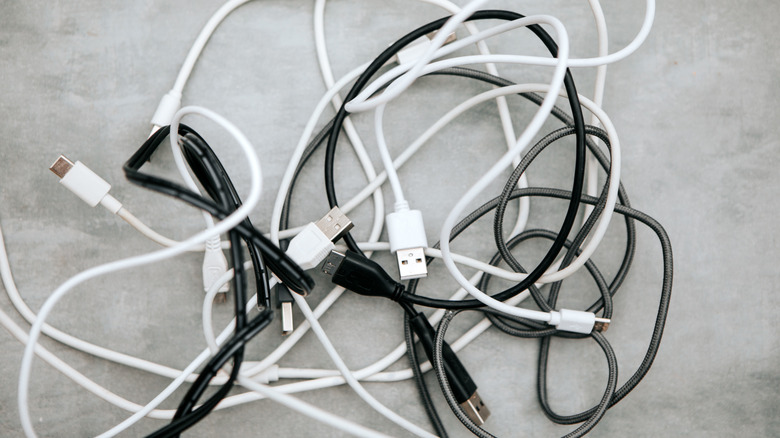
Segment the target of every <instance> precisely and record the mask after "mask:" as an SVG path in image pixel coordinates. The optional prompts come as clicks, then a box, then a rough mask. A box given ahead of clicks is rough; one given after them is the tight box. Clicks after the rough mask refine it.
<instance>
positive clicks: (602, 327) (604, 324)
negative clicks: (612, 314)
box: [593, 318, 611, 332]
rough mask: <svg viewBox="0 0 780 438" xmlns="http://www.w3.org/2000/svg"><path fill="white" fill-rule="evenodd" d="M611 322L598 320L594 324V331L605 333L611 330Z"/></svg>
mask: <svg viewBox="0 0 780 438" xmlns="http://www.w3.org/2000/svg"><path fill="white" fill-rule="evenodd" d="M610 322H611V321H610V320H609V319H608V318H596V322H595V323H593V330H595V331H597V332H605V331H607V329H608V328H609V324H610Z"/></svg>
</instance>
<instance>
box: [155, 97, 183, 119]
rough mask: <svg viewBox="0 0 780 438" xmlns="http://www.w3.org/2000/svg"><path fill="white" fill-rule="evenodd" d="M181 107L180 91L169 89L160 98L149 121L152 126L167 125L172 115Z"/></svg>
mask: <svg viewBox="0 0 780 438" xmlns="http://www.w3.org/2000/svg"><path fill="white" fill-rule="evenodd" d="M179 108H181V93H180V92H178V91H176V90H171V91H169V92H168V93H167V94H165V96H163V97H162V99H160V104H159V105H157V110H156V111H155V112H154V115H153V116H152V120H151V123H152V125H154V126H167V125H170V124H171V120H173V115H174V114H176V111H178V110H179Z"/></svg>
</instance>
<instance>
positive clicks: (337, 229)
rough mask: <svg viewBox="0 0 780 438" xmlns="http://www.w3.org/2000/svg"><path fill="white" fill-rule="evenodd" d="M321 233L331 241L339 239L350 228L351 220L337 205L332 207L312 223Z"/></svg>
mask: <svg viewBox="0 0 780 438" xmlns="http://www.w3.org/2000/svg"><path fill="white" fill-rule="evenodd" d="M314 225H316V226H317V228H319V229H320V231H322V234H324V235H325V237H327V238H328V240H330V241H331V242H335V241H337V240H339V239H341V238H342V237H343V236H344V234H346V233H347V232H348V231H349V230H351V229H352V221H351V220H349V218H348V217H347V215H345V214H344V212H342V211H341V210H339V208H338V207H333V208H332V209H331V210H330V211H329V212H328V214H326V215H325V216H323V217H322V219H320V220H318V221H317V222H315V223H314Z"/></svg>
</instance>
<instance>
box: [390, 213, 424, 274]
mask: <svg viewBox="0 0 780 438" xmlns="http://www.w3.org/2000/svg"><path fill="white" fill-rule="evenodd" d="M385 223H386V225H387V235H388V238H389V240H390V251H391V252H394V253H395V254H396V257H397V259H398V272H399V273H400V274H401V280H411V279H413V278H422V277H425V276H427V275H428V266H427V264H426V263H425V253H424V252H423V250H424V249H425V248H427V247H428V238H427V237H426V235H425V224H424V223H423V217H422V213H421V212H420V210H401V211H396V212H394V213H390V214H388V215H387V217H386V222H385Z"/></svg>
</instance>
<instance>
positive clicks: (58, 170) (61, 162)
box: [49, 155, 74, 179]
mask: <svg viewBox="0 0 780 438" xmlns="http://www.w3.org/2000/svg"><path fill="white" fill-rule="evenodd" d="M73 165H74V164H73V161H70V160H69V159H68V157H66V156H65V155H60V156H59V157H58V158H57V161H55V162H54V164H52V165H51V166H49V170H51V171H52V173H54V174H55V175H57V176H58V177H59V178H60V179H62V178H63V177H64V176H65V174H67V173H68V172H69V171H70V169H72V168H73Z"/></svg>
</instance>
